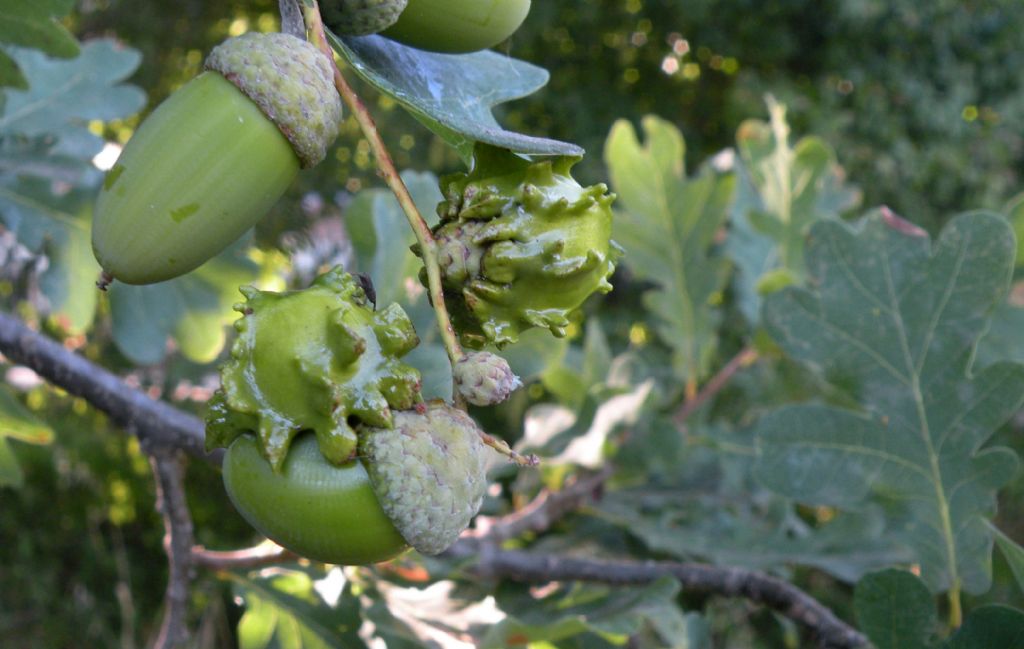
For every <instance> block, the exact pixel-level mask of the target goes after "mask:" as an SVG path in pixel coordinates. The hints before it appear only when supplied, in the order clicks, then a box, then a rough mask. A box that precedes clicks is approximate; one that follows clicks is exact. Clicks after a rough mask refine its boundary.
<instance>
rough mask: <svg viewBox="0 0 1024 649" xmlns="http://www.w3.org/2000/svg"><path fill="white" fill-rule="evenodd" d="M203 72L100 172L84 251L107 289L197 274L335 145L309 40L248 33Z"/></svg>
mask: <svg viewBox="0 0 1024 649" xmlns="http://www.w3.org/2000/svg"><path fill="white" fill-rule="evenodd" d="M205 67H206V72H204V73H203V74H201V75H199V76H198V77H196V78H195V79H193V80H192V81H190V82H189V83H187V84H185V85H184V86H183V87H182V88H180V89H179V90H177V91H176V92H175V93H174V94H172V95H171V96H170V97H169V98H168V99H167V100H166V101H165V102H164V103H162V104H161V105H160V106H159V107H158V108H157V109H156V110H155V111H154V112H153V114H152V115H150V116H149V118H147V119H146V120H145V121H144V122H143V124H142V126H141V127H140V128H139V129H138V131H136V133H135V134H134V136H133V137H132V139H131V140H130V141H129V142H128V144H127V146H126V147H125V149H124V151H123V152H122V154H121V157H120V158H119V159H118V161H117V163H116V164H115V165H114V166H113V168H111V169H110V171H109V172H108V173H107V176H106V179H105V181H104V183H103V188H102V190H101V191H100V195H99V199H98V201H97V204H96V211H95V215H96V216H95V219H94V221H93V232H92V244H93V252H94V253H95V255H96V259H97V260H98V261H99V263H100V266H102V267H103V270H104V272H105V275H106V276H107V278H108V279H109V278H114V279H118V280H121V281H123V282H125V283H128V284H149V283H153V282H160V281H163V280H167V279H171V278H173V277H177V276H179V275H182V274H184V273H187V272H189V271H190V270H193V269H194V268H196V267H198V266H199V265H200V264H202V263H203V262H205V261H207V260H208V259H210V258H211V257H213V256H214V255H216V254H217V253H219V252H220V251H221V250H223V249H224V248H226V247H227V246H228V245H229V244H231V243H232V242H233V241H235V240H236V239H237V238H238V237H240V236H241V235H242V234H243V233H244V232H245V231H246V230H248V229H249V228H251V227H252V226H253V225H254V224H255V223H256V221H258V220H259V219H260V218H262V217H263V215H264V214H266V212H267V211H268V210H269V209H270V208H271V206H273V204H274V203H275V202H277V200H278V199H279V198H280V197H281V196H282V195H283V194H284V191H285V189H286V188H287V187H288V185H289V184H291V182H292V180H293V179H294V178H295V176H296V174H297V173H298V171H299V168H300V167H302V168H306V167H312V166H314V165H316V164H317V163H319V162H320V161H321V160H322V159H323V158H324V156H325V155H326V151H327V148H328V147H329V146H330V145H331V143H332V142H333V141H334V139H335V137H337V134H338V124H339V122H340V121H341V100H340V98H339V97H338V93H337V92H336V90H335V88H334V83H333V70H332V68H331V63H330V61H329V60H328V59H327V57H325V56H324V55H323V54H321V53H320V52H319V51H318V50H317V49H316V47H314V46H313V45H311V44H309V43H307V42H306V41H304V40H302V39H300V38H296V37H294V36H290V35H287V34H258V33H250V34H245V35H243V36H240V37H238V38H233V39H230V40H228V41H226V42H224V43H222V44H221V45H219V46H217V47H216V48H214V49H213V51H212V52H211V53H210V56H209V57H208V58H207V60H206V66H205Z"/></svg>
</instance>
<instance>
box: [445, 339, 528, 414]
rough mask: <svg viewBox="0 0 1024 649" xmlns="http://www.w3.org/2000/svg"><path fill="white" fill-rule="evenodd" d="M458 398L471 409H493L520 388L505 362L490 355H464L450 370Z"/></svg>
mask: <svg viewBox="0 0 1024 649" xmlns="http://www.w3.org/2000/svg"><path fill="white" fill-rule="evenodd" d="M452 377H453V378H454V379H455V388H456V389H457V390H458V391H459V394H461V395H462V397H463V398H464V399H465V400H466V401H468V402H469V403H471V404H473V405H474V406H494V405H497V404H499V403H501V402H503V401H505V400H506V399H508V396H509V395H510V394H512V392H513V391H515V390H516V389H517V388H519V387H521V386H522V385H523V383H522V381H520V380H519V377H518V376H516V375H515V374H513V373H512V368H511V367H509V365H508V361H506V360H505V359H504V358H502V357H501V356H498V355H497V354H492V353H491V352H468V353H466V354H464V355H463V356H462V358H460V359H459V360H458V361H457V362H456V363H455V365H453V366H452Z"/></svg>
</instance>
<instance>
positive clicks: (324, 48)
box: [305, 2, 463, 366]
mask: <svg viewBox="0 0 1024 649" xmlns="http://www.w3.org/2000/svg"><path fill="white" fill-rule="evenodd" d="M305 18H306V27H307V29H309V31H310V33H311V34H312V36H313V42H314V44H315V45H316V46H317V47H318V48H319V49H320V51H321V52H323V54H324V56H326V57H327V58H328V59H329V60H330V62H331V68H332V69H333V71H334V85H335V87H336V88H337V89H338V94H340V95H341V99H342V101H344V102H345V105H346V106H348V109H349V110H350V111H352V115H353V116H354V117H355V118H356V122H358V123H359V128H360V130H362V132H363V137H365V138H366V141H367V142H369V144H370V149H371V150H372V151H373V155H374V157H375V158H376V160H377V169H378V171H379V172H380V176H381V178H383V179H384V182H385V183H386V184H387V186H388V188H389V189H391V191H392V193H394V195H395V198H397V199H398V204H399V205H400V206H401V207H402V211H403V212H405V216H406V218H407V219H408V220H409V226H410V227H412V231H413V233H415V235H416V241H417V242H418V243H419V247H420V256H421V257H422V259H423V266H424V267H425V268H426V270H427V288H428V290H429V292H430V301H431V304H432V305H433V307H434V316H435V318H437V328H438V330H439V331H440V334H441V341H442V342H443V343H444V348H445V350H446V351H447V352H448V360H449V361H451V364H452V365H453V366H454V365H455V363H456V362H457V361H458V360H459V359H460V358H462V356H463V351H462V347H461V345H459V339H458V337H457V336H456V335H455V328H454V327H452V321H451V317H450V316H449V315H448V309H447V308H446V307H445V302H444V290H443V288H442V286H441V267H440V265H439V264H438V262H437V244H436V243H435V242H434V235H433V234H432V233H431V232H430V226H428V225H427V222H426V221H425V220H424V219H423V215H421V214H420V211H419V210H418V209H417V208H416V203H415V202H414V201H413V199H412V195H411V194H410V193H409V188H408V187H406V186H405V183H404V182H403V181H402V178H401V176H399V174H398V170H397V169H396V168H395V163H394V161H393V160H392V159H391V154H390V153H389V152H388V150H387V147H386V146H385V145H384V140H383V139H382V138H381V136H380V131H378V130H377V124H376V123H375V122H374V120H373V116H372V115H371V114H370V111H369V110H368V109H367V108H366V105H365V104H364V103H363V101H362V100H361V99H360V98H359V96H358V95H357V94H356V93H355V91H354V90H353V89H352V86H350V85H349V84H348V81H346V80H345V77H344V76H343V75H342V74H341V70H339V69H338V66H337V64H336V63H335V61H334V50H332V49H331V46H330V44H329V43H328V42H327V35H326V34H325V33H324V23H323V19H322V18H321V17H320V7H319V6H318V5H317V3H316V2H312V3H311V5H310V6H307V7H306V11H305Z"/></svg>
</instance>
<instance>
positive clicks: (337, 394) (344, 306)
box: [206, 268, 420, 471]
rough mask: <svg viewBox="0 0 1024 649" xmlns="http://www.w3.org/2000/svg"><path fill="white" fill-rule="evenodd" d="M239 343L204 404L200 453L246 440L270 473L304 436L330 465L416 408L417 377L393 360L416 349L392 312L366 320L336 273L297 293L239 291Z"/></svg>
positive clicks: (362, 298)
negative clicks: (399, 413)
mask: <svg viewBox="0 0 1024 649" xmlns="http://www.w3.org/2000/svg"><path fill="white" fill-rule="evenodd" d="M242 293H243V294H244V295H245V297H246V301H245V302H244V303H242V304H238V305H236V306H235V308H236V310H238V311H240V312H241V313H242V314H243V316H242V318H240V319H239V320H238V321H237V322H236V323H235V328H236V329H237V330H238V338H237V339H236V340H235V342H234V344H233V346H232V348H231V360H230V361H229V362H228V363H226V364H225V365H224V366H223V367H222V368H221V389H220V390H219V391H218V392H217V394H216V395H215V397H214V399H213V400H212V402H211V404H210V414H209V416H208V417H207V429H206V434H207V446H208V447H211V448H213V447H217V446H228V445H230V444H231V442H232V441H234V439H235V438H236V437H238V436H239V435H240V434H242V433H244V432H253V433H255V434H256V436H257V440H258V442H259V448H260V451H261V453H262V454H263V456H264V457H265V458H266V459H267V461H268V462H269V463H270V465H271V466H272V467H273V469H274V471H280V469H281V467H282V465H283V463H284V460H285V457H286V456H287V453H288V447H289V445H290V444H291V442H292V439H293V437H294V436H295V435H296V434H297V433H299V432H300V431H305V430H311V431H313V433H314V434H315V435H316V439H317V441H318V442H319V447H320V452H321V453H322V454H323V456H324V457H325V458H326V459H327V460H328V462H330V463H332V464H335V465H340V464H343V463H344V462H346V461H347V460H349V459H351V457H352V455H353V453H354V452H355V450H356V446H357V438H356V430H355V429H356V427H357V426H359V425H368V426H373V427H375V428H384V429H387V428H391V426H392V425H393V421H394V420H393V415H392V410H393V409H394V410H406V409H409V408H411V407H413V405H414V404H415V403H416V402H417V401H418V400H419V398H420V397H419V387H420V375H419V373H418V372H417V371H416V370H415V369H413V368H412V367H410V366H408V365H405V364H404V363H402V362H400V361H399V360H398V359H399V358H400V357H401V356H403V355H404V354H406V353H407V352H409V351H410V350H412V349H413V348H414V347H416V345H417V344H418V342H419V339H418V338H417V336H416V332H415V331H414V330H413V326H412V323H411V322H410V321H409V318H408V316H406V314H405V312H404V311H403V310H402V308H401V307H399V306H398V305H397V304H392V305H391V306H389V307H388V308H386V309H383V310H381V311H374V310H373V309H372V308H371V307H370V305H369V302H368V300H367V297H366V293H365V292H364V289H363V288H362V287H361V286H360V284H359V283H358V282H357V281H356V280H355V279H353V278H352V276H351V275H349V274H348V273H345V272H344V271H343V270H341V269H340V268H336V269H334V270H332V271H330V272H328V273H326V274H324V275H322V276H321V277H319V278H318V279H317V280H316V281H315V282H313V285H312V286H310V287H309V288H307V289H305V290H302V291H291V292H286V293H271V292H263V291H258V290H256V289H254V288H251V287H243V288H242Z"/></svg>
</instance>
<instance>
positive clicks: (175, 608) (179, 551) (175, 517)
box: [150, 450, 193, 649]
mask: <svg viewBox="0 0 1024 649" xmlns="http://www.w3.org/2000/svg"><path fill="white" fill-rule="evenodd" d="M150 464H151V465H152V467H153V475H154V477H155V478H156V508H157V511H159V512H160V515H161V516H162V517H163V519H164V552H166V553H167V591H166V592H165V594H164V619H163V623H162V624H161V625H160V631H159V633H157V637H156V641H154V643H153V648H154V649H173V648H174V647H182V646H184V645H185V643H186V642H188V638H189V630H188V596H189V584H190V583H191V581H192V559H191V556H190V551H191V549H192V543H193V534H192V517H191V515H190V514H189V510H188V501H187V499H186V498H185V466H184V463H183V462H182V458H181V457H180V455H179V452H178V451H167V450H160V451H155V452H153V453H152V454H151V455H150Z"/></svg>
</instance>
